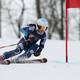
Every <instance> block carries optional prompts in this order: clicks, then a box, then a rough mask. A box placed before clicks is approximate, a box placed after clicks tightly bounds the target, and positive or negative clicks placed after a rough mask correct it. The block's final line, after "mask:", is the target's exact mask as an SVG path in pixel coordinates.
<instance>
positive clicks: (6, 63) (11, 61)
mask: <svg viewBox="0 0 80 80" xmlns="http://www.w3.org/2000/svg"><path fill="white" fill-rule="evenodd" d="M46 62H47V58H40V59H32V60H22V61H21V60H20V61H19V60H4V61H3V62H1V63H0V64H4V65H9V64H26V63H46Z"/></svg>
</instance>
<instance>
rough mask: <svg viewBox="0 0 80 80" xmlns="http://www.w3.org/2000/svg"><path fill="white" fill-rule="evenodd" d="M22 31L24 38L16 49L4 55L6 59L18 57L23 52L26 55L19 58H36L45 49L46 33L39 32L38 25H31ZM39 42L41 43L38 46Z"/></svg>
mask: <svg viewBox="0 0 80 80" xmlns="http://www.w3.org/2000/svg"><path fill="white" fill-rule="evenodd" d="M20 31H21V32H22V33H23V34H24V37H23V38H22V39H21V40H20V41H19V42H18V44H17V48H16V49H14V50H12V51H9V52H5V53H4V54H3V55H4V58H5V59H8V58H10V57H12V56H15V55H18V54H20V53H21V52H22V51H23V50H24V53H23V54H22V55H20V56H19V57H28V58H29V57H30V56H31V55H32V54H34V56H39V55H40V53H41V51H42V49H43V48H44V44H45V42H46V39H47V35H46V32H39V31H38V26H37V25H35V24H29V25H27V26H26V27H24V28H21V30H20ZM39 40H40V42H39V44H37V42H38V41H39Z"/></svg>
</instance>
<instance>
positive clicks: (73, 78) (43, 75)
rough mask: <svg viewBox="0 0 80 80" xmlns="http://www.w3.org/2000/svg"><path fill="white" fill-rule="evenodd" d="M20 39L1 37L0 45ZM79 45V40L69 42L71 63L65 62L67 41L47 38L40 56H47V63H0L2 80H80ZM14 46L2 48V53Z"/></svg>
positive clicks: (0, 78)
mask: <svg viewBox="0 0 80 80" xmlns="http://www.w3.org/2000/svg"><path fill="white" fill-rule="evenodd" d="M18 41H19V40H18V39H14V40H11V39H0V46H2V45H8V44H12V43H16V42H18ZM79 47H80V46H79V42H69V53H71V54H69V63H65V41H57V40H47V42H46V44H45V48H44V50H43V52H42V55H41V56H40V57H47V58H48V62H47V63H45V64H11V65H0V80H80V63H79V62H80V59H79V54H78V53H79V52H78V51H79ZM13 48H15V46H14V47H8V48H4V49H0V53H1V54H2V53H3V52H5V51H8V50H11V49H13ZM72 53H73V54H72ZM40 57H39V58H40ZM32 58H35V57H33V56H32Z"/></svg>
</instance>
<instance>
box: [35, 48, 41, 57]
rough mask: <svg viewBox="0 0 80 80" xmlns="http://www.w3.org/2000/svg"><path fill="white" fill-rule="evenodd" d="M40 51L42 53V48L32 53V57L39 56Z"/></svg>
mask: <svg viewBox="0 0 80 80" xmlns="http://www.w3.org/2000/svg"><path fill="white" fill-rule="evenodd" d="M41 51H42V48H39V49H38V50H37V51H36V52H35V53H34V56H36V57H37V56H40V54H41Z"/></svg>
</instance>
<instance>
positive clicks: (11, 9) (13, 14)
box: [0, 0, 65, 40]
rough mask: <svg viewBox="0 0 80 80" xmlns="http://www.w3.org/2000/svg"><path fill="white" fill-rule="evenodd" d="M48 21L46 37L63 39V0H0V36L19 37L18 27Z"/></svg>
mask: <svg viewBox="0 0 80 80" xmlns="http://www.w3.org/2000/svg"><path fill="white" fill-rule="evenodd" d="M40 17H45V18H47V20H48V22H49V30H48V39H54V40H65V0H0V38H20V37H21V33H20V32H19V30H20V28H21V27H23V26H25V25H27V24H29V23H36V20H37V19H38V18H40Z"/></svg>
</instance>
